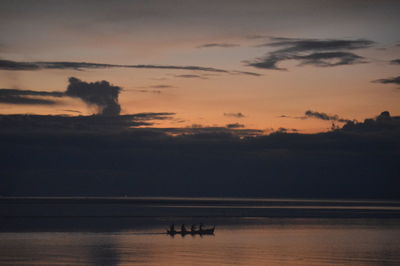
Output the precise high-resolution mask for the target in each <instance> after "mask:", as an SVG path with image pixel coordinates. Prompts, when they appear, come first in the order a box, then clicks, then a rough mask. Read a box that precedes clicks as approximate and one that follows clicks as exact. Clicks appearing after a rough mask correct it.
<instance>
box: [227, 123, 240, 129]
mask: <svg viewBox="0 0 400 266" xmlns="http://www.w3.org/2000/svg"><path fill="white" fill-rule="evenodd" d="M226 127H227V128H230V129H234V128H244V125H243V124H239V123H232V124H227V125H226Z"/></svg>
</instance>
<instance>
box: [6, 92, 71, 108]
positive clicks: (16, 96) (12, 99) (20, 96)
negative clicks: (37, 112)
mask: <svg viewBox="0 0 400 266" xmlns="http://www.w3.org/2000/svg"><path fill="white" fill-rule="evenodd" d="M43 96H44V97H46V96H51V97H63V96H65V94H64V93H63V92H56V91H52V92H49V91H32V90H17V89H0V103H7V104H27V105H54V104H57V103H58V102H57V101H55V100H52V99H47V98H43Z"/></svg>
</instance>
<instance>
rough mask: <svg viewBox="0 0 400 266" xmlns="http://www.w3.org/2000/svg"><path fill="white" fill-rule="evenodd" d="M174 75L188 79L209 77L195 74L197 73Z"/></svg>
mask: <svg viewBox="0 0 400 266" xmlns="http://www.w3.org/2000/svg"><path fill="white" fill-rule="evenodd" d="M174 77H177V78H186V79H193V78H197V79H207V78H206V77H204V76H201V75H195V74H182V75H174Z"/></svg>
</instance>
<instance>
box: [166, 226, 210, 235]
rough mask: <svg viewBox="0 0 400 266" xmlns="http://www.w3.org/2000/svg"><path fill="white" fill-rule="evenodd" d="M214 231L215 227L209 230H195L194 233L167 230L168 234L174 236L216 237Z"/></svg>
mask: <svg viewBox="0 0 400 266" xmlns="http://www.w3.org/2000/svg"><path fill="white" fill-rule="evenodd" d="M214 230H215V226H214V227H213V228H207V229H201V230H200V229H199V230H194V231H188V230H187V231H176V230H173V231H171V230H169V229H168V230H167V234H168V235H171V236H174V235H182V236H185V235H214Z"/></svg>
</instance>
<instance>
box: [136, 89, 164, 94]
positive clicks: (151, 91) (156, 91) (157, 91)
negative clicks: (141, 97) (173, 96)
mask: <svg viewBox="0 0 400 266" xmlns="http://www.w3.org/2000/svg"><path fill="white" fill-rule="evenodd" d="M134 91H137V92H143V93H157V94H160V93H161V91H160V90H134Z"/></svg>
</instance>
